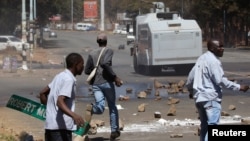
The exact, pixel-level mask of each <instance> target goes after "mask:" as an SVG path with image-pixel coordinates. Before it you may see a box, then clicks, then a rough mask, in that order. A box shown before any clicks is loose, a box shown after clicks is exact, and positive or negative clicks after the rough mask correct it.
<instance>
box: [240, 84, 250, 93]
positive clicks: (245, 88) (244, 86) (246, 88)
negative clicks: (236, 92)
mask: <svg viewBox="0 0 250 141" xmlns="http://www.w3.org/2000/svg"><path fill="white" fill-rule="evenodd" d="M248 89H249V86H247V85H240V91H243V92H246V91H247V90H248Z"/></svg>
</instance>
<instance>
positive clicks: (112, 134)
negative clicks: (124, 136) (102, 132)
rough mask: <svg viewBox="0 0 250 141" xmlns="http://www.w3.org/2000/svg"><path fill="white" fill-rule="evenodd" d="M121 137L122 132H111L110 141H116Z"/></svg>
mask: <svg viewBox="0 0 250 141" xmlns="http://www.w3.org/2000/svg"><path fill="white" fill-rule="evenodd" d="M120 135H121V132H120V131H115V132H111V135H110V140H111V141H113V140H115V139H116V138H118V137H120Z"/></svg>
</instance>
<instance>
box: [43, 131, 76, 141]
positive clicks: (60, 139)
mask: <svg viewBox="0 0 250 141" xmlns="http://www.w3.org/2000/svg"><path fill="white" fill-rule="evenodd" d="M45 141H72V131H68V130H45Z"/></svg>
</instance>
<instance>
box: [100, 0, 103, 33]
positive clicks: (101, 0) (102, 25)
mask: <svg viewBox="0 0 250 141" xmlns="http://www.w3.org/2000/svg"><path fill="white" fill-rule="evenodd" d="M100 30H101V31H104V0H101V28H100Z"/></svg>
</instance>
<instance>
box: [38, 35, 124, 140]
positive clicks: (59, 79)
mask: <svg viewBox="0 0 250 141" xmlns="http://www.w3.org/2000/svg"><path fill="white" fill-rule="evenodd" d="M97 43H98V45H99V48H97V49H95V50H93V51H92V52H90V54H89V56H88V59H87V63H86V65H85V70H84V59H83V57H82V56H81V55H80V54H78V53H70V54H69V55H68V56H67V57H66V69H65V70H64V71H62V72H60V73H59V74H57V75H56V76H55V77H54V78H53V80H52V81H51V82H50V83H49V84H48V85H47V86H46V87H45V88H44V89H43V90H42V91H41V92H40V101H41V103H42V104H45V105H46V120H45V141H72V132H73V131H74V130H76V129H77V128H78V127H80V126H83V125H84V123H85V120H84V119H83V117H82V116H80V115H78V114H77V113H75V96H76V75H81V74H82V72H83V70H84V72H85V74H87V75H89V74H90V73H91V71H92V70H93V69H94V68H95V67H96V63H97V60H98V57H99V54H100V52H101V50H102V49H103V48H105V50H104V52H103V53H102V55H101V59H100V61H99V65H98V66H99V67H98V68H97V72H96V74H95V77H94V79H93V80H92V81H91V82H90V84H91V85H92V89H93V93H94V97H95V103H91V104H87V108H86V110H88V111H90V112H91V115H92V114H102V113H103V112H104V110H105V102H106V101H107V104H108V107H109V115H110V125H111V134H110V140H115V139H116V138H118V137H119V136H120V131H119V113H118V110H117V107H116V94H115V85H116V86H117V87H120V86H121V85H122V80H121V79H120V78H119V77H118V76H117V75H116V73H115V72H114V71H113V69H112V57H113V50H112V49H110V48H106V46H107V35H106V34H105V33H100V34H98V36H97Z"/></svg>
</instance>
